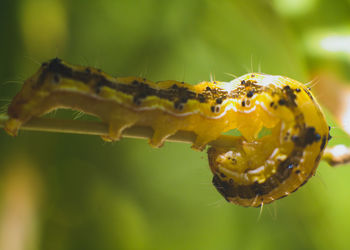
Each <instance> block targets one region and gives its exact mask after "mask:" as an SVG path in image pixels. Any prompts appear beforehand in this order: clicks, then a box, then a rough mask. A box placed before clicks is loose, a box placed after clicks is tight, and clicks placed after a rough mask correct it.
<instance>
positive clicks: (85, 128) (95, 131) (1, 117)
mask: <svg viewBox="0 0 350 250" xmlns="http://www.w3.org/2000/svg"><path fill="white" fill-rule="evenodd" d="M7 119H8V116H7V115H5V114H0V127H4V125H5V122H6V121H7ZM21 130H29V131H43V132H56V133H70V134H85V135H107V134H108V125H107V124H106V123H102V122H96V121H81V120H59V119H49V118H33V119H32V120H30V121H29V122H27V123H26V124H24V125H23V126H22V127H21ZM152 135H153V130H152V129H151V128H149V127H142V126H134V127H131V128H127V129H125V131H124V132H123V137H125V138H138V139H149V138H151V137H152ZM195 139H196V135H195V134H194V133H193V132H189V131H178V132H177V133H176V134H174V135H172V136H170V137H169V138H167V141H171V142H182V143H190V144H193V142H194V141H195ZM209 145H211V146H217V147H234V146H235V145H237V137H233V136H228V135H222V136H220V137H219V138H218V139H217V140H215V141H212V142H210V143H209Z"/></svg>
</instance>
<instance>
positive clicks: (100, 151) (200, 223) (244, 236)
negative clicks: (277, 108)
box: [0, 0, 350, 250]
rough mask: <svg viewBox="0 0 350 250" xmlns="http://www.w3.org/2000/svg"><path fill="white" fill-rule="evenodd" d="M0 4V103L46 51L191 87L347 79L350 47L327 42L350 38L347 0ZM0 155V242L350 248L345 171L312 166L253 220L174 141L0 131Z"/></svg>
mask: <svg viewBox="0 0 350 250" xmlns="http://www.w3.org/2000/svg"><path fill="white" fill-rule="evenodd" d="M0 13H1V15H0V18H1V19H0V21H1V22H0V31H1V33H0V34H1V39H0V45H1V46H0V55H1V56H0V83H2V84H1V85H0V98H1V105H2V106H3V107H6V104H7V103H8V102H9V100H10V99H11V98H12V97H13V96H14V95H15V93H16V92H17V91H18V90H19V89H20V87H21V84H20V82H22V81H23V80H24V79H26V78H27V77H29V76H30V75H31V74H33V73H34V72H35V71H36V70H37V68H38V67H39V65H38V63H41V62H43V61H46V60H48V59H51V58H54V57H56V56H58V57H60V58H62V59H64V60H65V61H67V62H70V63H72V64H81V65H89V66H94V67H98V68H101V69H103V70H104V71H106V72H108V73H110V74H111V75H115V76H143V77H146V78H148V79H150V80H154V81H158V80H167V79H173V80H179V81H186V82H190V83H193V84H195V83H198V82H199V81H202V80H209V78H210V74H212V75H213V76H214V77H215V78H216V79H217V80H223V81H227V80H230V79H231V78H232V77H230V76H228V75H227V74H225V73H232V74H235V75H241V74H245V73H248V72H250V71H262V72H264V73H268V74H281V75H286V76H289V77H291V78H295V79H297V80H299V81H302V82H309V81H311V80H312V72H314V71H317V70H318V69H322V68H332V69H334V70H336V71H337V72H338V74H342V75H343V76H344V77H349V76H350V71H349V70H346V69H349V63H350V43H349V44H348V47H347V46H346V43H345V46H343V47H344V48H342V47H341V46H336V47H335V48H334V47H332V46H331V47H329V46H328V45H327V42H325V41H327V40H325V39H326V38H327V37H328V38H329V37H332V36H340V37H343V38H346V37H349V36H350V1H349V0H336V1H328V0H274V1H268V0H256V1H253V0H248V1H247V0H238V1H234V0H218V1H213V0H190V1H189V0H176V1H164V0H99V1H92V0H75V1H69V0H1V1H0ZM348 41H349V39H348ZM325 43H326V44H325ZM343 45H344V44H343ZM346 48H347V49H348V50H346ZM55 116H57V117H68V118H72V117H73V116H74V113H73V112H66V111H65V112H62V111H59V112H57V113H56V114H55ZM328 116H329V119H330V124H331V125H332V126H337V125H335V124H334V122H332V120H331V117H330V116H331V115H328ZM332 135H333V136H334V139H333V140H332V141H331V143H332V144H337V143H346V141H347V138H348V137H347V136H345V135H344V133H343V132H342V131H341V130H340V129H334V130H333V131H332ZM0 152H1V155H0V156H1V158H0V249H4V250H7V249H9V250H17V249H18V250H20V249H30V250H34V249H50V250H61V249H65V250H68V249H72V250H73V249H269V250H273V249H350V239H349V236H348V235H349V233H350V215H349V213H348V212H349V211H350V194H349V193H350V183H349V181H348V180H349V178H350V168H349V167H341V168H336V169H332V168H330V167H328V166H326V164H324V163H322V164H321V165H320V167H319V170H318V172H317V175H316V177H314V178H312V179H311V180H310V181H309V182H308V184H307V185H305V186H304V187H303V188H301V189H300V190H299V191H298V192H296V193H293V194H292V195H290V196H288V197H287V198H284V199H282V200H279V201H277V202H275V203H273V204H271V205H266V206H265V207H264V209H263V210H262V213H261V216H259V214H260V212H261V211H260V209H256V208H243V207H239V206H236V205H232V204H229V203H227V202H226V201H225V200H224V199H223V198H222V197H221V195H220V194H219V193H218V192H217V191H216V190H215V189H214V187H213V186H212V184H211V178H212V176H211V173H210V170H209V167H208V163H207V159H206V153H205V152H203V153H198V152H195V151H193V150H191V149H190V147H189V146H188V145H185V144H176V143H166V144H165V146H164V147H163V148H161V149H152V148H150V147H149V146H148V145H147V142H146V141H142V140H135V139H123V140H122V141H119V142H116V143H105V142H103V141H102V140H101V139H100V138H99V137H97V136H96V137H94V136H84V135H68V134H50V133H39V132H21V133H20V135H19V136H18V137H17V138H12V137H10V136H8V135H7V134H5V133H4V132H3V131H1V133H0Z"/></svg>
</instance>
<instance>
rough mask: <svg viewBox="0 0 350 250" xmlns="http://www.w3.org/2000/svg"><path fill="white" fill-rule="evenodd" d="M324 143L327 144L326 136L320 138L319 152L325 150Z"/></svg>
mask: <svg viewBox="0 0 350 250" xmlns="http://www.w3.org/2000/svg"><path fill="white" fill-rule="evenodd" d="M326 142H327V136H323V137H322V143H321V146H320V149H321V151H322V150H323V149H324V148H325V146H326Z"/></svg>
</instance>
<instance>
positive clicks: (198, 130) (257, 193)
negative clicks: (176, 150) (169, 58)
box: [5, 58, 330, 207]
mask: <svg viewBox="0 0 350 250" xmlns="http://www.w3.org/2000/svg"><path fill="white" fill-rule="evenodd" d="M59 108H69V109H73V110H77V111H81V112H84V113H87V114H92V115H94V116H97V117H99V118H100V119H101V120H102V121H103V122H105V123H107V124H108V126H109V132H108V135H105V136H102V138H103V139H104V140H106V141H116V140H119V139H120V137H121V135H122V133H123V130H125V129H126V128H128V127H131V126H134V125H135V126H136V125H137V126H146V127H151V128H152V129H153V131H154V133H153V136H152V138H151V139H150V141H149V143H150V145H151V146H153V147H160V146H162V145H163V143H164V142H165V140H166V139H167V138H168V137H169V136H172V135H174V134H175V133H176V132H178V131H190V132H193V133H194V134H195V135H196V138H195V140H194V143H193V145H192V148H193V149H195V150H203V149H205V147H206V145H207V144H208V143H209V142H211V141H214V140H216V139H217V138H218V137H219V136H220V135H221V134H222V133H225V132H227V131H231V130H234V129H237V130H238V131H239V132H240V134H241V136H231V137H230V138H232V145H234V146H230V147H228V146H221V147H219V146H215V147H210V148H209V149H208V160H209V165H210V169H211V172H212V173H213V175H214V177H213V184H214V186H215V187H216V189H217V190H218V191H219V192H220V193H221V194H222V195H223V197H224V198H225V199H226V200H227V201H229V202H232V203H235V204H238V205H242V206H253V207H258V206H261V205H262V204H268V203H271V202H272V201H274V200H276V199H280V198H282V197H284V196H287V195H289V194H290V193H292V192H294V191H296V190H297V189H298V188H299V187H300V186H302V185H303V184H305V183H306V182H307V180H308V179H309V178H310V177H311V176H313V175H314V173H315V171H316V168H317V166H318V163H319V161H320V159H321V156H322V154H323V151H324V149H325V147H326V145H327V142H328V140H329V138H330V136H329V127H328V125H327V123H326V121H325V117H324V115H323V113H322V111H321V109H320V107H319V105H318V103H317V101H316V100H315V98H314V96H313V95H312V93H311V92H310V91H309V90H308V88H307V87H306V86H305V85H303V84H301V83H299V82H297V81H295V80H292V79H290V78H287V77H283V76H272V75H266V74H261V73H250V74H246V75H243V76H241V77H239V78H236V79H234V80H232V81H230V82H220V81H209V82H201V83H199V84H197V85H190V84H187V83H184V82H177V81H161V82H151V81H149V80H147V79H144V78H140V77H116V78H115V77H111V76H109V75H107V74H106V73H104V72H102V71H101V70H98V69H95V68H92V67H82V66H73V65H70V64H68V63H66V62H64V61H62V60H60V59H57V58H56V59H53V60H51V61H49V62H45V63H43V64H42V65H41V67H40V68H39V70H38V71H37V72H36V73H35V74H34V75H33V76H32V77H30V78H29V79H27V80H26V81H25V83H24V85H23V87H22V89H21V91H20V92H19V93H18V94H17V95H16V96H15V97H14V99H13V100H12V102H11V104H10V106H9V108H8V116H9V120H8V121H7V122H6V124H5V130H6V131H7V132H8V133H9V134H10V135H13V136H14V135H17V133H18V130H19V129H20V127H21V126H22V125H23V124H25V123H26V122H28V121H29V120H31V119H32V118H33V117H39V116H42V115H44V114H46V113H48V112H50V111H53V110H56V109H59ZM262 128H266V129H268V130H269V131H270V133H268V134H267V135H264V136H262V137H260V136H259V132H260V131H261V130H262Z"/></svg>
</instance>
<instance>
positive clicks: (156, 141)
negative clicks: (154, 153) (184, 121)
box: [149, 116, 181, 148]
mask: <svg viewBox="0 0 350 250" xmlns="http://www.w3.org/2000/svg"><path fill="white" fill-rule="evenodd" d="M180 123H181V121H177V120H175V119H173V118H172V117H170V116H161V117H160V118H158V119H157V120H156V121H154V122H153V125H152V128H153V130H154V133H153V136H152V138H151V139H150V140H149V144H150V145H151V146H152V147H154V148H159V147H161V146H163V144H164V142H165V140H166V139H167V138H168V137H170V136H172V135H173V134H175V133H176V132H177V131H178V130H179V126H181V124H180Z"/></svg>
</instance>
